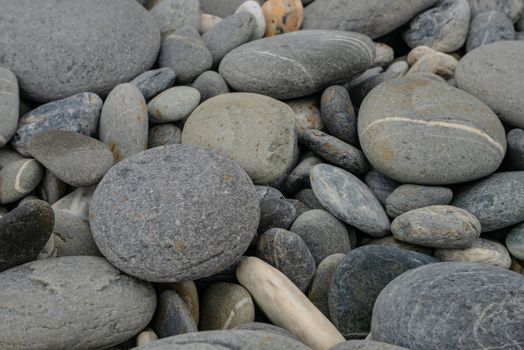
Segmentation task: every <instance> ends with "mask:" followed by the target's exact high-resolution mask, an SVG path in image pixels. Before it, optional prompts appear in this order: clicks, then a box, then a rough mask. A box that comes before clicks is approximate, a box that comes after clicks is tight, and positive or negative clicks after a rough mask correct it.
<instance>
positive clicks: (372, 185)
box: [364, 169, 401, 205]
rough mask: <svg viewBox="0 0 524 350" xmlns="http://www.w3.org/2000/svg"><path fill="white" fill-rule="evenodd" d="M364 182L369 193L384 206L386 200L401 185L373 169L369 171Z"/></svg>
mask: <svg viewBox="0 0 524 350" xmlns="http://www.w3.org/2000/svg"><path fill="white" fill-rule="evenodd" d="M364 182H365V183H366V185H367V186H368V187H369V189H370V190H371V192H373V194H374V195H375V197H377V199H378V200H379V201H380V203H382V204H384V205H385V204H386V198H387V197H388V196H389V195H390V194H391V193H392V192H393V191H394V190H395V189H396V188H397V187H399V186H400V185H401V184H400V183H399V182H397V181H395V180H393V179H390V178H389V177H387V176H384V175H383V174H381V173H380V172H378V171H377V170H375V169H371V170H370V171H369V172H368V173H367V174H366V177H365V178H364Z"/></svg>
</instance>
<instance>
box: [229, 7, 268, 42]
mask: <svg viewBox="0 0 524 350" xmlns="http://www.w3.org/2000/svg"><path fill="white" fill-rule="evenodd" d="M239 12H248V13H251V14H252V15H253V17H254V18H255V31H254V32H253V36H252V37H251V40H256V39H260V38H262V37H263V36H264V34H265V33H266V19H265V17H264V12H263V11H262V7H261V6H260V3H259V2H258V1H254V0H248V1H244V2H243V3H242V4H240V6H239V7H238V8H237V9H236V10H235V13H239Z"/></svg>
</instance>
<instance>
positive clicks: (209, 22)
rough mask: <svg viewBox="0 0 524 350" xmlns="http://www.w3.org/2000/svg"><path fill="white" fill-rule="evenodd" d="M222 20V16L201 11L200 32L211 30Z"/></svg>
mask: <svg viewBox="0 0 524 350" xmlns="http://www.w3.org/2000/svg"><path fill="white" fill-rule="evenodd" d="M221 20H222V18H221V17H218V16H215V15H210V14H209V13H201V14H200V27H199V28H198V31H199V32H200V34H204V33H205V32H209V31H210V30H211V28H213V27H214V26H216V25H217V24H218V22H220V21H221Z"/></svg>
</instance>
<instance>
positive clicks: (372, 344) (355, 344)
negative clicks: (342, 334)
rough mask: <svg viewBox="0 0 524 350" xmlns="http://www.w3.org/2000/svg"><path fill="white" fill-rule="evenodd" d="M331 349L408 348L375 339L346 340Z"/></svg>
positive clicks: (386, 349) (394, 349) (381, 349)
mask: <svg viewBox="0 0 524 350" xmlns="http://www.w3.org/2000/svg"><path fill="white" fill-rule="evenodd" d="M329 350H408V349H406V348H403V347H400V346H396V345H392V344H387V343H383V342H379V341H374V340H346V341H345V342H343V343H340V344H337V345H335V346H334V347H332V348H330V349H329Z"/></svg>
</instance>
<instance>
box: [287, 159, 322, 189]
mask: <svg viewBox="0 0 524 350" xmlns="http://www.w3.org/2000/svg"><path fill="white" fill-rule="evenodd" d="M321 163H323V161H322V159H320V158H318V157H315V156H310V157H306V158H304V159H303V160H302V161H301V162H300V163H299V164H298V165H297V166H296V167H295V169H293V171H292V172H291V173H290V174H289V175H288V177H287V178H286V182H285V183H284V188H285V190H286V191H287V192H290V193H295V192H298V191H299V190H301V189H303V188H305V187H309V186H310V181H309V173H310V172H311V169H313V167H314V166H315V165H317V164H321Z"/></svg>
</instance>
